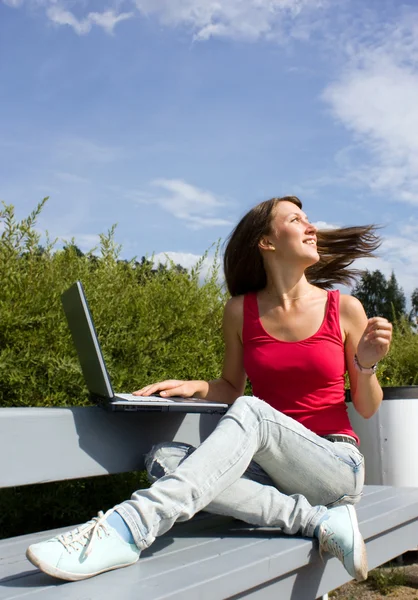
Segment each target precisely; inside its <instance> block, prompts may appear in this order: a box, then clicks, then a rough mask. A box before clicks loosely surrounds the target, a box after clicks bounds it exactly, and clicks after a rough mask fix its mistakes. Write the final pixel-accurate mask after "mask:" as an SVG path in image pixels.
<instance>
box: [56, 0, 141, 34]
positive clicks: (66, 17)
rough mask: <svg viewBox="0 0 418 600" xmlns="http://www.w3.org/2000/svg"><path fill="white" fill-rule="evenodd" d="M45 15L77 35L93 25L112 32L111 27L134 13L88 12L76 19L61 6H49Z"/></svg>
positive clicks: (87, 30)
mask: <svg viewBox="0 0 418 600" xmlns="http://www.w3.org/2000/svg"><path fill="white" fill-rule="evenodd" d="M46 14H47V17H48V18H49V19H50V20H51V21H52V22H53V23H56V24H57V25H69V26H70V27H72V28H73V29H74V31H75V32H76V33H77V34H78V35H84V34H86V33H89V31H90V30H91V28H92V26H93V25H98V26H99V27H102V28H103V29H104V30H105V31H106V32H107V33H113V29H114V28H115V26H116V25H117V23H120V22H121V21H125V20H126V19H131V18H132V17H133V15H134V13H132V12H129V13H120V14H116V13H115V12H114V11H113V10H106V11H104V12H102V13H98V12H90V13H88V15H87V16H86V17H85V18H83V19H77V18H76V17H75V16H74V14H73V13H72V12H70V11H69V10H66V9H64V8H62V7H61V6H56V5H53V6H50V7H49V8H48V9H47V11H46Z"/></svg>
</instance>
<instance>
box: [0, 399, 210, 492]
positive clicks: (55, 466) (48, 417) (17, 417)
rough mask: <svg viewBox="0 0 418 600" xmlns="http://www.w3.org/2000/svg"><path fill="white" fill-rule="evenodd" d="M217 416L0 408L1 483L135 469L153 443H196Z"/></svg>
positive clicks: (61, 478)
mask: <svg viewBox="0 0 418 600" xmlns="http://www.w3.org/2000/svg"><path fill="white" fill-rule="evenodd" d="M219 418H220V416H219V415H202V414H184V413H163V412H158V413H153V412H151V413H148V412H147V413H145V412H144V413H142V412H135V413H119V412H107V411H105V410H104V409H102V408H99V407H95V406H93V407H72V408H0V487H11V486H17V485H25V484H30V483H43V482H47V481H60V480H63V479H74V478H78V477H91V476H94V475H105V474H108V473H123V472H127V471H135V470H139V469H142V468H143V465H144V454H145V453H146V452H148V451H149V450H150V448H151V446H152V445H153V444H155V443H158V442H162V441H172V440H176V441H182V442H187V443H190V444H193V445H199V444H200V443H201V442H202V441H203V440H204V439H205V438H206V437H207V436H208V435H209V433H211V432H212V431H213V429H214V428H215V426H216V424H217V422H218V421H219Z"/></svg>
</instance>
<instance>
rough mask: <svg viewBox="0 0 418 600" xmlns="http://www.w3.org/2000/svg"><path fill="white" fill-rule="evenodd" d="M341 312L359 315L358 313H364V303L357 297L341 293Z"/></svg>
mask: <svg viewBox="0 0 418 600" xmlns="http://www.w3.org/2000/svg"><path fill="white" fill-rule="evenodd" d="M340 310H341V311H344V312H345V313H347V315H350V314H357V313H358V312H364V308H363V305H362V303H361V302H360V300H359V299H358V298H356V297H355V296H351V295H350V294H341V293H340Z"/></svg>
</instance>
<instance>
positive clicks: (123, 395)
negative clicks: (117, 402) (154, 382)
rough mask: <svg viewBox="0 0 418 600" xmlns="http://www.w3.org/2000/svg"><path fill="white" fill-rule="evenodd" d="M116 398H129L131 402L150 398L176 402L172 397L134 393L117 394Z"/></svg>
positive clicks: (144, 400)
mask: <svg viewBox="0 0 418 600" xmlns="http://www.w3.org/2000/svg"><path fill="white" fill-rule="evenodd" d="M115 398H120V399H121V400H128V401H129V402H149V401H150V400H151V401H152V402H155V400H157V401H158V400H159V401H160V402H175V400H172V399H171V398H162V397H161V396H134V395H133V394H115ZM182 400H183V398H182Z"/></svg>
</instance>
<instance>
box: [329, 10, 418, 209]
mask: <svg viewBox="0 0 418 600" xmlns="http://www.w3.org/2000/svg"><path fill="white" fill-rule="evenodd" d="M364 33H365V32H364V31H362V32H358V33H357V39H356V38H354V40H351V42H350V44H348V45H347V47H346V50H347V54H346V65H345V68H344V69H343V70H342V74H341V75H340V76H339V77H338V78H337V79H336V80H335V81H334V82H333V83H331V84H330V85H329V86H328V87H327V88H326V89H325V91H324V94H323V99H324V100H325V102H326V103H327V104H328V105H329V107H330V109H331V112H332V114H333V116H334V117H335V118H336V119H337V120H338V121H339V122H340V123H342V124H343V125H344V126H345V127H346V128H347V130H349V131H350V132H351V133H352V134H353V136H354V139H355V145H354V147H352V148H351V149H350V151H349V152H347V153H346V154H345V155H344V160H345V163H346V167H348V169H347V170H348V171H349V173H348V175H349V177H350V179H351V180H354V181H355V182H357V183H359V184H360V185H362V186H364V187H369V188H371V189H372V190H374V191H377V192H382V191H384V192H385V193H386V194H387V195H388V196H389V197H390V199H391V200H395V201H404V202H408V203H411V204H416V205H417V204H418V136H417V134H416V132H417V131H418V101H417V98H418V11H417V10H416V9H410V10H408V11H405V12H404V13H403V14H402V16H401V17H400V18H399V19H398V21H397V22H396V23H394V24H393V25H388V23H387V22H386V23H384V24H383V25H382V24H378V23H377V24H376V27H375V29H374V30H372V31H371V32H370V31H368V32H367V33H368V35H364Z"/></svg>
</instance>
